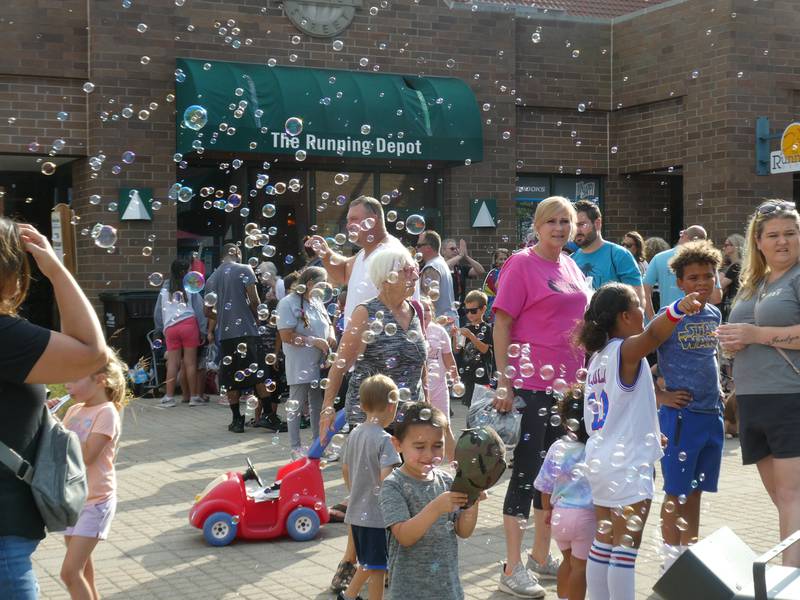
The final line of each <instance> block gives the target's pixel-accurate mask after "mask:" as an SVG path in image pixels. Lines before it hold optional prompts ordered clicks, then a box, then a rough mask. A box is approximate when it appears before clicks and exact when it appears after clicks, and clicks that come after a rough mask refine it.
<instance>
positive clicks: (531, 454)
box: [503, 390, 563, 519]
mask: <svg viewBox="0 0 800 600" xmlns="http://www.w3.org/2000/svg"><path fill="white" fill-rule="evenodd" d="M515 394H516V395H517V396H519V397H520V398H522V399H523V400H524V401H525V408H524V409H523V410H522V423H521V424H520V439H519V443H518V444H517V447H516V448H514V468H513V470H512V471H511V479H510V480H509V482H508V490H507V491H506V499H505V502H504V503H503V514H504V515H509V516H512V517H517V516H520V515H521V516H524V517H525V518H526V519H527V518H528V517H529V516H530V513H531V500H533V507H534V508H537V509H541V508H542V494H541V492H539V491H538V490H537V489H535V488H534V487H533V480H534V479H536V476H537V475H538V474H539V469H540V468H541V467H542V462H544V457H545V455H546V454H547V449H548V448H550V445H551V444H552V443H553V442H554V441H556V440H557V439H558V438H559V437H560V436H561V434H562V433H563V428H562V427H561V426H560V425H559V426H557V427H553V426H552V425H551V424H550V417H551V416H552V413H551V412H550V407H551V406H552V405H553V403H554V402H555V400H554V398H553V396H551V395H548V394H546V393H545V392H534V391H533V390H515ZM541 409H544V410H543V411H542V410H541ZM540 411H541V412H542V413H543V414H539V413H540Z"/></svg>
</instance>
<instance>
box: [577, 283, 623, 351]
mask: <svg viewBox="0 0 800 600" xmlns="http://www.w3.org/2000/svg"><path fill="white" fill-rule="evenodd" d="M635 298H636V294H635V292H634V291H633V288H632V287H630V286H629V285H625V284H624V283H607V284H606V285H604V286H603V287H601V288H600V289H599V290H597V291H596V292H595V293H594V295H593V296H592V301H591V302H590V303H589V307H588V308H587V309H586V312H585V313H584V315H583V324H582V325H581V326H580V329H579V331H578V344H579V345H581V346H583V348H584V349H585V350H586V351H587V352H589V353H593V352H597V351H598V350H600V349H602V348H603V347H604V346H605V345H606V344H607V343H608V339H609V337H610V335H611V331H612V330H613V329H614V325H615V324H616V322H617V316H618V315H619V314H620V313H623V312H625V311H626V310H630V308H631V304H632V303H633V302H634V299H635Z"/></svg>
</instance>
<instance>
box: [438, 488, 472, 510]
mask: <svg viewBox="0 0 800 600" xmlns="http://www.w3.org/2000/svg"><path fill="white" fill-rule="evenodd" d="M468 500H469V496H468V495H467V494H464V493H463V492H442V493H441V494H439V495H438V496H437V497H436V499H435V500H434V501H433V506H434V507H435V508H436V512H437V514H440V515H446V514H448V513H451V512H455V511H457V510H458V509H459V508H461V507H462V506H464V505H465V504H466V503H467V501H468Z"/></svg>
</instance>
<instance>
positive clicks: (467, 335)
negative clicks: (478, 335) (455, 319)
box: [458, 327, 473, 340]
mask: <svg viewBox="0 0 800 600" xmlns="http://www.w3.org/2000/svg"><path fill="white" fill-rule="evenodd" d="M458 332H459V333H460V334H461V335H463V336H464V337H465V338H467V339H469V340H471V339H472V337H473V333H472V332H471V331H470V330H469V329H468V328H466V327H462V328H461V329H459V330H458Z"/></svg>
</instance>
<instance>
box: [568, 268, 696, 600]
mask: <svg viewBox="0 0 800 600" xmlns="http://www.w3.org/2000/svg"><path fill="white" fill-rule="evenodd" d="M701 307H702V305H701V304H700V302H698V301H697V294H696V293H693V294H689V295H688V296H686V297H684V298H682V299H681V300H678V301H676V302H674V303H673V304H672V305H670V306H669V307H668V308H667V310H666V311H665V312H664V313H662V314H661V315H660V316H658V317H656V318H655V319H653V320H652V321H651V322H650V324H649V325H648V326H647V328H646V329H645V327H644V309H643V308H642V306H641V305H640V304H639V300H638V297H637V296H636V293H635V292H634V290H633V288H632V287H630V286H628V285H624V284H621V283H609V284H606V285H604V286H603V287H602V288H600V289H599V290H598V291H596V292H595V293H594V296H593V297H592V300H591V302H590V303H589V308H588V309H587V310H586V314H585V315H584V322H583V325H582V326H581V329H580V331H579V334H578V339H579V342H580V344H581V345H582V346H583V347H584V348H585V349H586V351H587V352H588V353H590V354H592V358H591V360H590V362H589V369H588V373H587V378H586V394H587V395H586V402H585V405H584V422H585V424H586V431H587V433H588V434H589V441H588V442H587V443H586V464H587V467H588V474H587V478H588V479H589V483H590V485H591V488H592V501H593V502H594V506H595V513H596V516H597V524H598V526H597V533H596V535H595V539H594V542H593V543H592V547H591V549H590V550H589V560H588V562H587V565H586V583H587V591H588V592H589V597H590V598H591V599H592V600H610V599H611V598H613V600H633V599H634V598H635V580H634V567H635V562H636V556H637V554H638V552H639V544H640V543H641V540H642V530H643V529H644V524H645V522H646V521H647V515H648V512H649V510H650V501H651V499H652V498H653V493H654V489H653V473H654V468H653V466H654V464H655V463H656V462H657V461H658V460H659V459H660V458H661V456H662V455H663V452H662V450H661V432H660V430H659V427H658V415H657V411H656V396H655V389H654V387H653V379H652V377H651V375H650V369H649V367H648V364H647V359H646V358H645V357H646V356H647V355H648V354H650V353H651V352H654V351H655V350H656V348H658V347H659V346H660V345H661V344H662V343H663V342H665V341H666V340H667V339H668V338H669V337H670V335H672V331H673V329H674V328H675V325H676V324H677V323H678V322H679V321H680V320H681V319H682V318H683V317H684V316H685V315H687V314H694V313H696V312H697V311H698V310H700V308H701Z"/></svg>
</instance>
